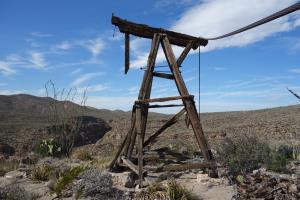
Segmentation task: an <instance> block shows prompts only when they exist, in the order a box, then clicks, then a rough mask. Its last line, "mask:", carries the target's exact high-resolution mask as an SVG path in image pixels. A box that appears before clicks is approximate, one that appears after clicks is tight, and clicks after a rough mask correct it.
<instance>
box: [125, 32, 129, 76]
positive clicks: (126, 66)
mask: <svg viewBox="0 0 300 200" xmlns="http://www.w3.org/2000/svg"><path fill="white" fill-rule="evenodd" d="M129 41H130V39H129V34H128V33H125V74H127V72H128V70H129V62H130V55H129V51H130V47H129Z"/></svg>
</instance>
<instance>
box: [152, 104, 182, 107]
mask: <svg viewBox="0 0 300 200" xmlns="http://www.w3.org/2000/svg"><path fill="white" fill-rule="evenodd" d="M179 106H184V105H183V104H166V105H156V104H155V105H149V106H148V108H169V107H179Z"/></svg>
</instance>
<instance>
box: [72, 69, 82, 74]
mask: <svg viewBox="0 0 300 200" xmlns="http://www.w3.org/2000/svg"><path fill="white" fill-rule="evenodd" d="M82 70H83V69H82V68H77V69H75V70H73V71H72V72H71V75H75V74H79V73H80V72H82Z"/></svg>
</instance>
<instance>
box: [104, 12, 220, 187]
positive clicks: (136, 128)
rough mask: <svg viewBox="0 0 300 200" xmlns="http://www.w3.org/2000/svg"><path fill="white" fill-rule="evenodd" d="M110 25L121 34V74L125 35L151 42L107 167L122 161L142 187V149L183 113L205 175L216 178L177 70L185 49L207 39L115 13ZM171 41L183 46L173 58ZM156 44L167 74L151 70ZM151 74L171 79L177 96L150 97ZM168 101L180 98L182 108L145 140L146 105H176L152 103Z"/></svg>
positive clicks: (184, 55)
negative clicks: (205, 166)
mask: <svg viewBox="0 0 300 200" xmlns="http://www.w3.org/2000/svg"><path fill="white" fill-rule="evenodd" d="M112 24H114V25H115V26H118V28H119V30H120V32H122V33H125V74H126V73H127V72H128V70H129V35H130V34H132V35H135V36H138V37H143V38H148V39H151V40H152V45H151V49H150V53H149V56H148V62H147V67H146V70H145V73H144V77H143V81H142V84H141V88H140V91H139V95H138V100H137V101H135V103H134V105H133V108H132V116H131V127H130V130H129V131H128V134H127V135H126V137H125V138H124V140H123V143H122V145H121V146H120V148H119V150H118V152H117V154H116V156H115V158H114V159H113V161H112V162H111V164H110V168H113V167H114V166H115V164H116V163H117V162H123V163H124V164H126V165H127V166H128V167H129V168H130V169H131V170H133V171H134V172H135V173H137V175H138V176H139V185H140V186H142V181H143V149H144V148H145V147H146V146H147V145H149V144H150V143H151V142H153V141H154V139H155V138H156V137H157V136H159V135H160V134H161V133H162V132H163V131H164V130H166V129H167V128H168V127H170V126H172V125H173V124H175V123H176V122H177V121H178V119H179V117H180V116H182V115H183V114H185V113H186V119H187V120H188V123H190V125H191V126H192V129H193V131H194V135H195V138H196V140H197V143H198V145H199V148H200V150H201V152H202V154H203V157H204V159H205V161H206V163H208V167H209V169H210V170H209V175H210V176H211V177H217V172H216V164H215V160H214V158H213V155H212V153H211V150H210V147H209V145H208V143H207V141H206V138H205V135H204V133H203V130H202V126H201V123H200V119H199V116H198V114H197V109H196V106H195V102H194V96H193V95H190V94H189V92H188V90H187V88H186V85H185V83H184V80H183V78H182V76H181V73H180V71H179V66H180V65H181V64H182V63H183V61H184V59H185V58H186V56H187V55H188V53H189V51H190V50H191V49H197V48H198V47H199V46H200V45H202V46H206V44H207V43H208V41H207V40H206V39H204V38H197V37H193V36H189V35H185V34H181V33H177V32H173V31H168V30H164V29H161V28H153V27H149V26H147V25H143V24H136V23H132V22H129V21H126V20H123V19H120V18H118V17H115V16H112ZM171 44H172V45H177V46H181V47H184V50H183V51H182V53H181V55H180V56H179V58H178V59H176V58H175V55H174V52H173V50H172V47H171ZM159 45H161V46H162V48H163V51H164V54H165V57H166V60H167V62H168V65H169V67H170V71H171V73H169V74H167V73H159V72H155V70H154V69H155V60H156V56H157V52H158V48H159ZM154 76H155V77H160V78H165V79H170V80H173V81H175V83H176V86H177V89H178V92H179V96H173V97H164V98H153V99H151V98H150V94H151V87H152V80H153V77H154ZM172 100H182V103H183V104H182V106H183V109H182V110H181V111H180V112H179V113H177V114H176V115H174V116H173V117H172V118H171V119H170V120H168V121H167V122H166V123H165V124H164V125H163V126H162V127H161V128H160V129H158V130H157V131H156V132H155V133H153V135H151V136H150V137H149V138H147V139H146V140H145V132H146V124H147V118H148V111H149V108H160V107H173V106H176V105H174V104H169V105H158V104H153V103H157V102H166V101H172ZM136 140H137V141H136ZM135 145H136V149H137V152H138V155H137V156H138V166H136V165H135V164H134V163H133V162H132V161H131V159H132V153H133V149H134V146H135Z"/></svg>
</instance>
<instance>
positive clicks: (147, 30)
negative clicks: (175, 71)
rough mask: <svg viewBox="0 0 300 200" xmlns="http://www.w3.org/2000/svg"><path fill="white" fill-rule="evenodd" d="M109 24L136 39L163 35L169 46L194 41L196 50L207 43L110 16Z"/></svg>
mask: <svg viewBox="0 0 300 200" xmlns="http://www.w3.org/2000/svg"><path fill="white" fill-rule="evenodd" d="M111 23H112V24H114V25H115V26H118V27H119V30H120V32H122V33H128V34H132V35H135V36H138V37H143V38H149V39H152V38H153V37H154V34H155V33H160V34H165V35H167V36H168V38H169V40H170V43H171V44H174V45H177V46H181V47H185V46H187V44H188V43H189V42H190V41H191V40H193V41H195V43H194V44H193V49H197V48H198V46H199V45H201V46H206V45H207V43H208V40H206V39H204V38H201V37H194V36H190V35H186V34H182V33H177V32H174V31H168V30H165V29H162V28H154V27H150V26H148V25H145V24H137V23H133V22H130V21H127V20H124V19H121V18H119V17H116V16H112V18H111Z"/></svg>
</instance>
